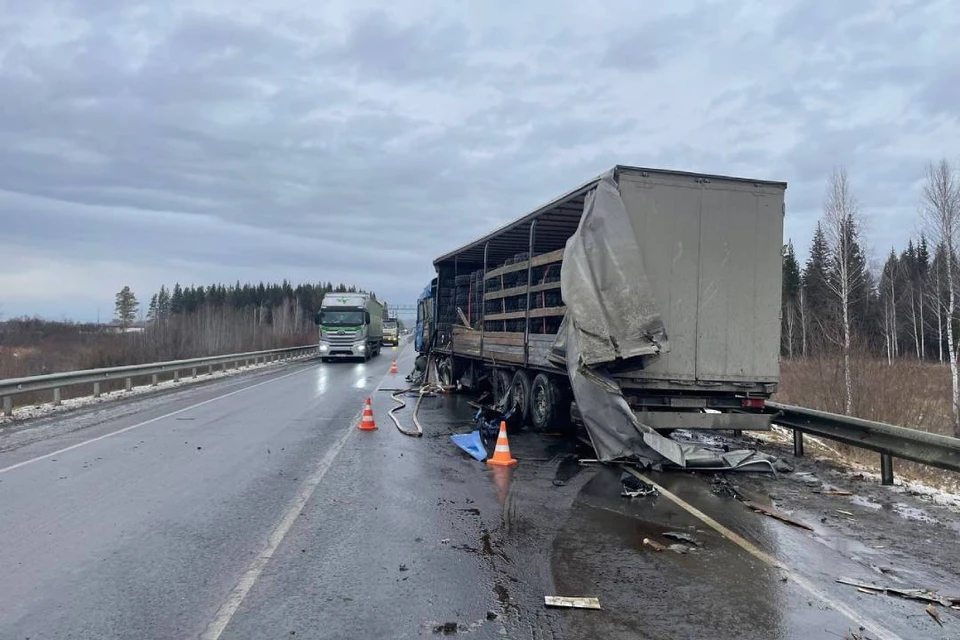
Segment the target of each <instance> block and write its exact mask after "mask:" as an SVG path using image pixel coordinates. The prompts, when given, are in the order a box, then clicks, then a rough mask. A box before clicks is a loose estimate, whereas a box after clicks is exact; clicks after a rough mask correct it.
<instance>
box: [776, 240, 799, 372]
mask: <svg viewBox="0 0 960 640" xmlns="http://www.w3.org/2000/svg"><path fill="white" fill-rule="evenodd" d="M801 286H802V284H801V280H800V264H799V263H798V262H797V255H796V253H795V252H794V250H793V242H789V241H788V242H787V244H786V246H785V247H784V250H783V290H782V293H781V310H782V314H781V316H782V325H783V326H782V327H781V335H782V341H783V349H782V351H783V354H784V355H786V356H788V357H790V358H792V357H793V350H794V345H795V343H796V336H795V331H794V329H795V327H796V320H797V316H798V315H800V288H801Z"/></svg>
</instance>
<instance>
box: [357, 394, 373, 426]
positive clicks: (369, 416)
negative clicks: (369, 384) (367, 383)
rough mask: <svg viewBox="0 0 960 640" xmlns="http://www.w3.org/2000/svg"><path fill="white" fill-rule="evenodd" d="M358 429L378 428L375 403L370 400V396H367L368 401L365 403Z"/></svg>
mask: <svg viewBox="0 0 960 640" xmlns="http://www.w3.org/2000/svg"><path fill="white" fill-rule="evenodd" d="M358 429H360V431H376V430H377V423H376V421H374V419H373V404H372V403H371V402H370V398H367V403H366V404H365V405H363V415H362V416H361V418H360V426H359V427H358Z"/></svg>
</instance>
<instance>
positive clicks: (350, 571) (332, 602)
mask: <svg viewBox="0 0 960 640" xmlns="http://www.w3.org/2000/svg"><path fill="white" fill-rule="evenodd" d="M392 355H393V354H388V356H387V357H381V358H379V359H375V360H373V361H371V362H369V363H365V364H354V363H331V364H329V365H321V364H319V363H315V364H310V365H307V366H304V367H303V371H302V373H300V374H299V375H296V376H292V377H290V378H287V379H285V380H282V381H277V382H275V383H271V386H266V387H264V388H263V393H262V394H254V393H253V392H250V393H249V395H245V394H238V395H236V396H234V397H233V398H232V402H220V401H218V402H214V403H212V404H209V405H206V406H205V407H204V408H203V409H202V410H200V409H198V410H196V411H191V412H190V415H189V417H190V418H191V419H192V420H191V421H189V422H178V421H171V422H170V423H163V425H162V426H163V428H156V429H151V428H146V427H145V428H144V429H142V430H141V431H140V432H130V434H124V435H122V436H121V435H118V436H117V437H115V438H108V439H106V440H103V441H102V442H101V443H98V445H97V447H94V446H93V445H91V447H89V448H88V449H87V450H86V451H84V450H83V449H79V450H77V453H78V454H80V453H81V452H82V455H76V456H75V459H74V458H72V457H67V456H64V459H63V460H60V461H58V462H57V463H56V464H57V465H63V463H65V462H67V463H69V464H70V465H71V466H70V467H69V469H70V471H69V473H67V475H68V478H69V480H68V481H59V480H57V477H58V476H59V475H63V472H61V471H59V470H58V469H53V467H54V466H56V465H54V464H53V463H50V465H49V466H43V465H39V464H37V465H31V466H30V467H24V469H25V470H27V469H29V472H24V473H23V474H22V475H20V476H18V475H14V474H13V473H11V474H8V476H6V477H3V478H2V480H3V483H2V484H0V501H2V502H0V504H2V506H3V509H4V519H3V521H2V522H0V534H2V535H3V536H4V539H5V540H6V541H7V543H6V546H5V547H4V548H3V550H0V561H2V565H3V566H4V569H5V580H4V581H3V582H0V637H27V636H30V637H34V638H38V637H52V638H53V637H76V638H103V637H144V638H148V637H197V636H199V635H200V633H202V632H203V630H204V629H205V628H207V625H208V624H209V623H210V621H211V619H212V618H213V617H214V615H215V614H216V613H217V612H218V610H220V609H221V606H222V605H223V604H224V601H225V599H226V598H227V594H228V593H230V591H231V589H233V588H234V586H235V585H236V584H237V582H238V580H240V578H241V576H242V575H243V574H244V571H245V570H246V569H247V567H248V566H249V565H250V563H251V562H252V561H253V560H254V559H255V558H256V557H257V555H258V554H259V553H260V552H261V550H262V549H263V545H264V544H265V541H266V540H267V538H268V537H269V535H270V532H271V531H272V530H273V528H274V526H275V525H276V522H277V521H278V519H279V518H280V516H281V514H282V512H283V510H284V509H285V508H286V507H287V505H289V504H290V502H291V500H293V499H294V498H295V497H296V495H297V492H298V490H299V487H300V486H301V483H302V481H303V479H304V478H306V477H307V476H308V475H309V474H310V473H312V471H313V470H314V469H315V468H316V465H317V464H318V460H321V458H323V456H324V455H325V453H326V452H327V451H328V450H329V448H330V447H331V446H332V443H333V442H334V441H335V440H336V438H337V436H338V434H342V433H344V429H347V428H350V427H351V421H352V420H354V419H355V418H356V416H357V414H358V413H359V408H360V403H361V402H362V400H363V399H365V398H366V397H367V396H371V397H372V398H373V404H374V413H375V418H376V422H377V425H378V426H379V430H378V431H375V432H364V433H361V432H357V431H355V430H353V431H352V433H351V435H350V437H349V438H348V439H347V440H346V444H345V445H344V446H343V448H342V450H340V451H339V453H338V455H337V456H336V458H335V459H333V461H332V464H331V466H330V467H329V471H328V472H327V473H326V474H325V475H324V476H323V480H322V482H321V483H320V484H319V485H318V486H317V487H316V490H315V491H314V493H313V494H312V495H311V496H310V499H309V500H308V501H307V502H306V504H305V506H303V508H302V510H300V512H299V516H298V517H297V518H296V520H295V521H294V522H293V524H292V526H291V527H290V528H289V530H288V532H287V533H286V535H285V536H284V537H283V539H282V541H281V542H280V543H279V545H278V546H277V547H276V552H275V553H274V554H273V555H272V557H271V558H270V560H269V562H268V563H266V565H265V567H264V568H263V571H262V573H260V574H259V575H258V576H257V579H256V581H255V582H254V583H253V584H252V586H251V588H250V589H249V592H247V593H246V594H245V596H244V598H243V600H242V602H241V603H240V604H239V606H238V607H237V608H236V611H235V613H233V614H232V615H231V616H230V618H229V620H228V622H227V624H226V625H225V627H224V629H223V633H222V635H221V636H220V637H222V638H224V639H227V638H279V637H284V638H292V637H301V638H304V637H305V638H374V637H384V638H417V637H447V636H450V637H456V636H461V635H462V636H465V637H469V638H504V637H508V638H531V639H536V640H542V639H553V638H592V637H597V638H658V639H659V638H684V639H697V638H757V639H764V640H769V639H784V640H790V639H799V640H812V639H816V638H830V639H834V638H844V637H856V636H853V635H851V634H854V633H857V634H861V635H862V637H864V638H868V637H874V636H871V635H869V634H863V633H862V632H861V631H860V630H859V629H858V627H857V625H856V624H855V623H853V622H851V620H850V619H849V617H847V616H845V615H843V614H842V613H841V612H840V611H839V610H838V607H848V608H850V609H852V610H854V611H856V612H857V614H858V615H862V616H863V617H864V618H866V619H868V620H870V621H872V622H875V623H877V624H878V625H879V626H880V627H883V628H886V629H889V630H890V632H891V633H890V635H889V636H888V637H898V638H905V639H907V638H909V639H913V638H956V637H960V634H957V633H956V631H957V629H960V616H958V615H957V614H956V612H951V611H949V610H946V609H943V610H941V611H940V615H941V618H942V620H943V621H944V627H943V628H942V629H941V628H939V627H938V626H937V625H936V623H935V622H934V621H933V620H932V619H931V618H930V617H929V616H928V615H926V614H925V612H924V610H923V607H924V604H923V603H918V602H915V601H910V600H906V599H901V598H893V597H890V596H886V595H867V594H863V593H860V592H858V591H857V590H856V588H852V587H849V586H846V585H840V584H837V583H836V582H835V581H836V578H837V577H839V576H841V575H842V576H847V577H851V578H854V579H857V580H863V581H866V582H874V583H891V584H895V585H896V586H902V587H929V588H934V589H939V590H940V592H941V593H944V594H950V595H953V594H952V593H951V591H957V589H956V585H957V584H960V580H957V579H956V573H957V567H960V557H958V556H960V550H957V549H956V548H955V547H957V546H958V545H944V544H942V541H943V540H952V539H953V538H951V537H946V536H951V535H954V534H953V531H954V529H953V528H952V527H955V526H956V519H955V517H953V516H951V515H950V514H949V512H944V511H943V510H942V509H940V510H938V509H935V508H932V507H931V508H926V507H925V506H924V505H923V504H919V503H917V502H916V500H914V499H913V498H912V497H910V496H904V495H896V496H893V497H891V496H889V495H887V494H884V493H882V492H881V491H880V490H879V489H877V490H872V489H871V490H866V488H862V489H863V490H858V491H856V495H855V496H851V497H843V498H841V497H828V496H823V495H816V494H813V493H812V490H813V489H816V488H819V486H820V484H821V482H822V481H821V480H820V479H818V478H827V477H829V471H828V470H826V469H823V468H814V469H803V470H801V469H798V473H795V474H783V475H781V476H778V477H776V478H773V477H770V476H763V475H752V474H751V475H735V474H731V475H729V476H727V477H726V480H725V481H723V482H716V483H715V482H713V480H714V479H713V478H712V477H711V476H704V475H694V474H688V473H672V474H655V475H654V476H653V478H654V480H655V481H656V482H658V483H660V484H661V485H662V486H664V487H665V488H666V489H668V490H669V491H671V492H673V493H675V494H676V495H677V496H679V497H680V498H682V499H683V500H685V501H687V502H689V503H690V504H692V505H694V506H695V507H696V508H697V509H699V510H701V511H702V512H704V513H705V514H707V515H708V516H710V517H711V518H714V519H716V520H717V521H719V522H720V523H721V524H723V525H724V526H726V527H729V528H730V529H732V530H734V531H735V532H736V533H738V534H739V535H741V536H743V537H744V538H745V539H746V540H748V541H749V542H750V543H752V544H753V545H756V547H758V548H759V549H761V550H762V551H764V552H766V553H768V554H771V555H773V556H774V557H775V558H776V559H777V560H778V561H779V562H782V563H783V565H784V566H786V567H788V568H789V569H790V570H791V571H793V572H795V575H798V576H801V577H802V578H803V579H804V580H806V581H809V582H810V583H811V584H813V585H815V587H816V590H817V592H818V593H820V594H821V595H822V597H819V596H814V595H811V592H810V591H809V590H807V589H805V588H803V587H802V586H801V585H800V584H798V583H797V582H796V581H795V580H792V579H790V577H789V576H790V575H792V574H789V573H788V572H785V571H783V570H781V569H778V568H774V567H771V566H768V565H767V564H764V563H763V562H761V561H760V560H758V559H757V558H756V557H754V556H752V555H750V554H749V553H747V552H746V551H744V550H743V549H741V548H740V547H738V546H736V545H734V544H732V543H731V542H730V541H728V540H726V539H725V538H723V537H721V535H720V534H718V533H717V532H716V531H714V530H713V529H711V528H710V527H708V526H706V525H705V524H704V523H703V522H701V521H700V520H698V519H697V518H695V517H694V516H692V515H691V514H689V513H687V512H686V511H684V510H683V509H681V508H680V507H678V506H677V505H676V504H674V503H673V502H671V501H670V500H668V499H666V498H665V497H664V496H662V495H661V496H659V497H657V496H649V497H644V496H641V497H636V498H632V499H628V498H623V497H621V495H620V494H621V478H620V475H621V474H620V471H619V470H616V469H614V468H610V467H604V466H600V465H581V464H580V463H579V457H580V456H584V457H593V456H592V452H590V451H587V450H584V449H583V448H582V446H581V445H579V444H577V443H576V442H573V441H571V440H569V439H565V438H562V437H557V436H550V435H539V434H533V433H528V432H520V433H517V434H512V435H511V438H510V447H511V451H512V453H513V455H514V456H515V457H516V458H518V459H519V460H520V463H519V465H518V466H516V467H513V468H507V469H495V468H491V467H489V466H487V465H486V464H484V463H479V462H476V461H474V460H473V459H472V458H470V457H469V456H467V455H466V454H464V453H463V452H462V451H460V450H459V449H458V448H456V447H455V446H454V445H453V444H452V443H451V442H450V439H449V436H450V435H451V434H453V433H465V432H469V431H471V430H473V429H474V428H475V426H474V425H473V423H472V415H473V412H474V409H473V408H471V407H470V405H469V404H468V400H469V397H467V396H462V395H453V396H448V397H436V398H427V399H424V402H423V404H422V409H421V414H420V418H421V421H422V422H423V424H424V427H425V433H424V437H423V438H410V437H407V436H404V435H402V434H400V433H399V432H398V431H397V429H396V428H395V427H394V425H393V423H392V422H391V421H390V420H389V418H388V417H387V411H388V410H389V409H390V408H392V407H393V406H395V404H394V403H393V402H392V401H391V400H390V397H389V392H387V391H378V390H377V389H378V388H383V389H392V388H402V387H405V386H406V382H405V381H404V380H403V375H404V374H405V373H406V372H407V371H409V370H410V369H411V367H412V353H411V352H410V350H407V351H405V352H403V353H402V355H401V357H400V358H399V362H398V365H399V368H400V371H401V374H399V375H395V376H391V375H389V374H387V369H388V367H389V364H390V359H391V357H392ZM211 393H213V390H211ZM413 405H414V403H412V402H408V405H407V408H406V409H404V410H401V411H399V412H398V413H397V415H398V418H400V420H401V422H402V423H403V424H404V425H405V426H406V427H410V426H412V424H411V421H410V418H411V413H412V409H413ZM166 410H170V407H167V408H166ZM125 419H127V420H132V419H134V418H129V417H128V418H125ZM126 424H128V422H123V421H122V420H120V419H118V421H117V422H116V427H122V426H124V425H126ZM103 428H106V427H105V426H104V427H103ZM127 435H129V436H130V437H127ZM79 437H80V436H79V435H76V434H75V435H73V436H71V438H73V440H76V439H77V438H79ZM73 440H71V441H73ZM184 443H186V444H184ZM38 446H39V445H38ZM51 446H52V445H51ZM201 447H202V450H201ZM9 455H20V454H16V452H14V453H12V454H9ZM198 456H202V457H198ZM0 462H2V460H0ZM791 463H793V462H791ZM0 466H2V464H0ZM88 467H89V468H88ZM51 474H54V475H56V476H57V477H54V475H51ZM832 480H833V481H835V482H840V480H839V479H837V478H832ZM854 488H855V489H856V487H854ZM737 494H739V495H741V496H742V497H743V498H745V499H748V500H753V501H755V502H758V503H761V504H764V505H772V506H776V508H778V509H781V510H785V511H786V512H787V513H789V514H790V515H791V516H793V517H795V518H797V519H799V520H801V521H804V522H807V523H809V524H810V525H812V526H813V527H814V528H815V532H813V533H811V532H808V531H805V530H802V529H799V528H796V527H792V526H790V525H788V524H785V523H783V522H779V521H776V520H774V519H772V518H769V517H767V516H764V515H761V514H758V513H755V512H753V511H751V510H749V509H747V508H746V507H745V506H744V505H743V504H742V503H741V502H739V501H738V499H737V498H736V497H735V496H736V495H737ZM846 513H849V514H853V515H852V516H847V515H845V514H846ZM8 514H12V516H8ZM36 533H39V534H41V535H40V536H37V535H36ZM666 534H670V535H669V536H668V535H666ZM43 535H46V538H45V539H41V537H42V536H43ZM645 538H650V539H652V540H654V541H656V542H659V543H660V544H662V545H664V546H665V547H667V549H666V550H664V551H656V550H654V548H653V547H651V546H649V545H645V544H644V542H643V541H644V539H645ZM51 544H52V545H53V546H52V547H51ZM670 545H680V546H677V547H674V549H676V551H674V550H671V549H670V548H669V547H670ZM678 551H679V552H678ZM10 567H12V570H11V569H9V568H10ZM547 595H559V596H592V597H597V598H599V600H600V603H601V606H602V607H603V609H602V610H601V611H587V610H558V609H546V608H545V607H544V603H543V598H544V596H547Z"/></svg>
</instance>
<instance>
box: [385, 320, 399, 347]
mask: <svg viewBox="0 0 960 640" xmlns="http://www.w3.org/2000/svg"><path fill="white" fill-rule="evenodd" d="M398 344H400V324H399V322H398V321H397V319H396V318H388V319H385V320H384V321H383V345H384V346H388V345H389V346H393V347H395V346H397V345H398Z"/></svg>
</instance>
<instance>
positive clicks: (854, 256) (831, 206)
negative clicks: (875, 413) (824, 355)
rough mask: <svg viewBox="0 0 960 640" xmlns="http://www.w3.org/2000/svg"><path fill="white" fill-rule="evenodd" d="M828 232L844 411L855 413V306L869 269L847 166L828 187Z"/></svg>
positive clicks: (825, 209)
mask: <svg viewBox="0 0 960 640" xmlns="http://www.w3.org/2000/svg"><path fill="white" fill-rule="evenodd" d="M823 218H824V232H825V234H826V237H827V242H828V244H829V247H830V261H831V265H830V266H831V277H830V278H829V280H828V282H827V286H828V288H829V289H830V292H831V293H832V294H833V295H834V296H835V297H836V302H837V304H838V306H839V312H840V314H839V316H840V317H839V319H840V324H841V326H840V330H841V334H842V337H841V343H840V346H841V348H842V350H843V382H844V392H845V393H844V396H845V402H844V408H845V411H846V413H847V414H850V413H851V412H852V411H853V375H852V372H851V370H850V345H851V331H852V327H851V324H852V320H851V317H850V311H851V305H852V303H853V302H854V296H855V294H856V292H857V291H858V290H859V288H860V287H861V286H862V285H863V284H864V281H865V277H866V269H865V264H864V258H863V255H862V254H861V250H860V247H859V244H858V243H857V235H858V233H859V230H860V226H861V223H862V220H861V215H860V210H859V207H858V205H857V202H856V200H855V199H854V197H853V194H852V193H851V190H850V182H849V180H848V178H847V172H846V170H845V169H844V168H843V167H840V168H837V169H835V170H834V172H833V174H832V175H831V176H830V182H829V184H828V185H827V195H826V199H825V201H824V205H823Z"/></svg>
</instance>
